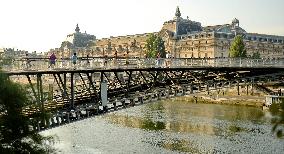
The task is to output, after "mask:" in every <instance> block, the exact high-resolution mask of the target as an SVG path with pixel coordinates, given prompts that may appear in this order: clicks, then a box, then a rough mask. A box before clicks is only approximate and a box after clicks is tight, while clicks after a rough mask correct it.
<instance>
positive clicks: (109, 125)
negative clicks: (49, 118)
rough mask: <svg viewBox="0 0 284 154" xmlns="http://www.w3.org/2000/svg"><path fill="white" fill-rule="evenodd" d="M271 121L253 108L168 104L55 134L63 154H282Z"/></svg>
mask: <svg viewBox="0 0 284 154" xmlns="http://www.w3.org/2000/svg"><path fill="white" fill-rule="evenodd" d="M270 120H271V117H269V116H265V112H263V111H262V110H261V109H259V108H254V107H246V106H229V105H216V104H192V103H188V102H183V101H175V100H167V101H161V102H156V103H148V104H144V105H141V106H136V107H133V108H127V109H124V110H120V111H117V112H112V113H108V114H105V115H102V116H99V117H96V118H90V119H87V120H82V121H80V122H76V123H73V124H70V125H66V126H63V127H59V128H58V129H57V128H56V129H53V130H51V132H52V131H57V133H56V134H58V136H59V137H60V139H61V141H62V142H63V143H61V146H64V147H66V149H67V150H65V151H64V150H63V152H64V153H93V151H97V152H102V153H271V152H273V153H281V151H282V152H283V151H284V147H283V146H282V145H283V144H284V142H283V140H278V139H276V138H275V136H273V135H272V133H271V128H272V125H271V123H270ZM64 127H65V128H64ZM90 151H92V152H90Z"/></svg>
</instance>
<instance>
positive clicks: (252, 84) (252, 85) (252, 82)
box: [251, 79, 254, 95]
mask: <svg viewBox="0 0 284 154" xmlns="http://www.w3.org/2000/svg"><path fill="white" fill-rule="evenodd" d="M253 88H254V79H251V95H254V91H253Z"/></svg>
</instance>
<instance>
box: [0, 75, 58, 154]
mask: <svg viewBox="0 0 284 154" xmlns="http://www.w3.org/2000/svg"><path fill="white" fill-rule="evenodd" d="M28 104H29V101H28V97H27V94H26V93H25V90H24V88H23V87H22V86H21V85H19V84H17V83H14V82H12V81H11V80H9V78H8V77H7V76H6V75H5V74H3V73H1V72H0V126H1V127H0V153H20V154H21V153H51V152H54V149H53V148H52V147H51V145H52V143H53V142H54V141H53V138H52V137H43V136H41V135H39V134H38V133H37V132H36V131H35V130H33V131H32V130H30V129H29V128H30V124H31V123H32V122H31V120H30V119H29V117H27V116H25V115H23V113H22V110H23V108H24V107H25V106H27V105H28Z"/></svg>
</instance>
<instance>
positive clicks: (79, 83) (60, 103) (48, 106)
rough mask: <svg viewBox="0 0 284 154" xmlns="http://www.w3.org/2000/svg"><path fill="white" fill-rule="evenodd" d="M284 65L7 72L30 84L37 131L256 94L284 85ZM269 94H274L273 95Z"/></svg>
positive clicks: (22, 63) (42, 62) (169, 62)
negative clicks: (198, 97) (174, 100)
mask: <svg viewBox="0 0 284 154" xmlns="http://www.w3.org/2000/svg"><path fill="white" fill-rule="evenodd" d="M283 64H284V63H283V60H280V59H277V60H276V59H273V60H262V59H158V60H157V59H114V58H90V59H84V58H82V59H81V60H79V61H78V63H77V64H76V65H72V64H71V61H69V60H58V61H57V62H56V65H55V66H51V67H50V66H49V61H48V60H47V59H29V61H28V62H27V61H26V60H23V59H19V60H15V61H13V62H12V63H11V65H5V66H4V67H3V69H4V71H5V73H6V74H8V75H9V78H10V79H11V80H13V81H16V82H19V83H21V84H24V85H26V87H27V88H26V90H27V91H28V93H29V94H30V99H31V101H32V102H33V104H32V105H29V106H27V107H26V108H25V109H24V113H25V114H26V115H27V116H31V117H32V116H33V115H34V114H37V113H38V112H45V113H46V112H48V113H50V117H45V118H44V119H41V120H40V119H35V123H34V124H33V128H34V129H37V130H42V129H46V128H49V127H55V126H58V125H61V124H66V123H70V122H72V121H76V120H80V119H82V118H87V117H90V116H92V115H98V114H101V113H104V112H108V111H112V110H118V109H122V108H126V107H129V106H135V105H138V104H143V103H147V102H152V101H156V100H160V99H168V98H170V97H175V96H181V95H191V94H194V93H199V92H204V93H207V94H210V92H212V91H214V90H220V89H224V88H236V89H237V93H238V94H239V93H240V89H241V88H243V87H245V88H246V91H247V93H253V92H254V90H255V89H256V88H259V85H262V84H263V83H266V82H272V81H276V82H283V79H284V65H283ZM268 93H269V91H268Z"/></svg>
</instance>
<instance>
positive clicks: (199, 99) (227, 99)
mask: <svg viewBox="0 0 284 154" xmlns="http://www.w3.org/2000/svg"><path fill="white" fill-rule="evenodd" d="M174 99H175V100H180V101H187V102H190V103H206V104H224V105H243V106H253V107H263V105H264V102H265V97H263V96H226V95H222V96H219V95H205V94H192V95H187V96H182V97H176V98H174Z"/></svg>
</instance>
